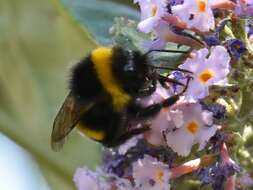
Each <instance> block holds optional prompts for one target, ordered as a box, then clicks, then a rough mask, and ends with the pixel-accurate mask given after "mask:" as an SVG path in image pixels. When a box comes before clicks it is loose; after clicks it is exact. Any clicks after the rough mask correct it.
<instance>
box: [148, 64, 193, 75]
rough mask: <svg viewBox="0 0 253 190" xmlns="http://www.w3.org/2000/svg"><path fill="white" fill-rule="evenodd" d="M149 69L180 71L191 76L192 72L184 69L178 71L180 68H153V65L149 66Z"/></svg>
mask: <svg viewBox="0 0 253 190" xmlns="http://www.w3.org/2000/svg"><path fill="white" fill-rule="evenodd" d="M149 66H150V67H153V68H155V69H164V70H171V71H181V72H183V73H190V74H193V72H191V71H189V70H186V69H180V68H173V67H161V66H155V65H149Z"/></svg>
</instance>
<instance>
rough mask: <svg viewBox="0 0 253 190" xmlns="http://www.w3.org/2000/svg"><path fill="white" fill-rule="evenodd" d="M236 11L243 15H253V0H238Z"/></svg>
mask: <svg viewBox="0 0 253 190" xmlns="http://www.w3.org/2000/svg"><path fill="white" fill-rule="evenodd" d="M235 13H236V14H237V15H238V16H241V17H247V16H253V0H237V6H236V8H235Z"/></svg>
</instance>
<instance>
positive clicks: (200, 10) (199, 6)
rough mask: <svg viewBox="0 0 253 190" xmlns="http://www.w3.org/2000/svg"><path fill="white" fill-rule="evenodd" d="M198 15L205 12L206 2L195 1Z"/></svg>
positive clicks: (201, 0)
mask: <svg viewBox="0 0 253 190" xmlns="http://www.w3.org/2000/svg"><path fill="white" fill-rule="evenodd" d="M197 1H198V8H199V12H200V13H204V12H206V0H197Z"/></svg>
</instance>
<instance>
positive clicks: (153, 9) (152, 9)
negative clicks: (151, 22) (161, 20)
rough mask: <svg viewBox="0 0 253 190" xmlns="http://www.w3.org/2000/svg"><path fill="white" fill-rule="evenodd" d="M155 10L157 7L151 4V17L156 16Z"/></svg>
mask: <svg viewBox="0 0 253 190" xmlns="http://www.w3.org/2000/svg"><path fill="white" fill-rule="evenodd" d="M157 9H158V7H157V5H155V4H153V5H152V6H151V15H152V16H155V15H156V13H157Z"/></svg>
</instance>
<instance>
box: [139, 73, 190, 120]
mask: <svg viewBox="0 0 253 190" xmlns="http://www.w3.org/2000/svg"><path fill="white" fill-rule="evenodd" d="M191 79H192V78H191V77H188V79H187V83H186V85H185V87H184V89H183V90H182V91H181V92H180V93H178V94H176V95H174V96H171V97H169V98H167V99H165V100H163V101H161V102H159V103H155V104H152V105H150V106H147V107H141V106H139V108H138V109H139V111H137V110H136V111H137V115H136V117H137V118H145V117H150V116H154V115H156V114H157V113H158V112H159V111H160V110H161V109H162V108H166V107H170V106H172V105H174V104H175V103H176V102H177V101H178V100H179V98H180V96H182V95H183V93H184V92H185V91H186V90H187V88H188V85H189V82H190V80H191Z"/></svg>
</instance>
